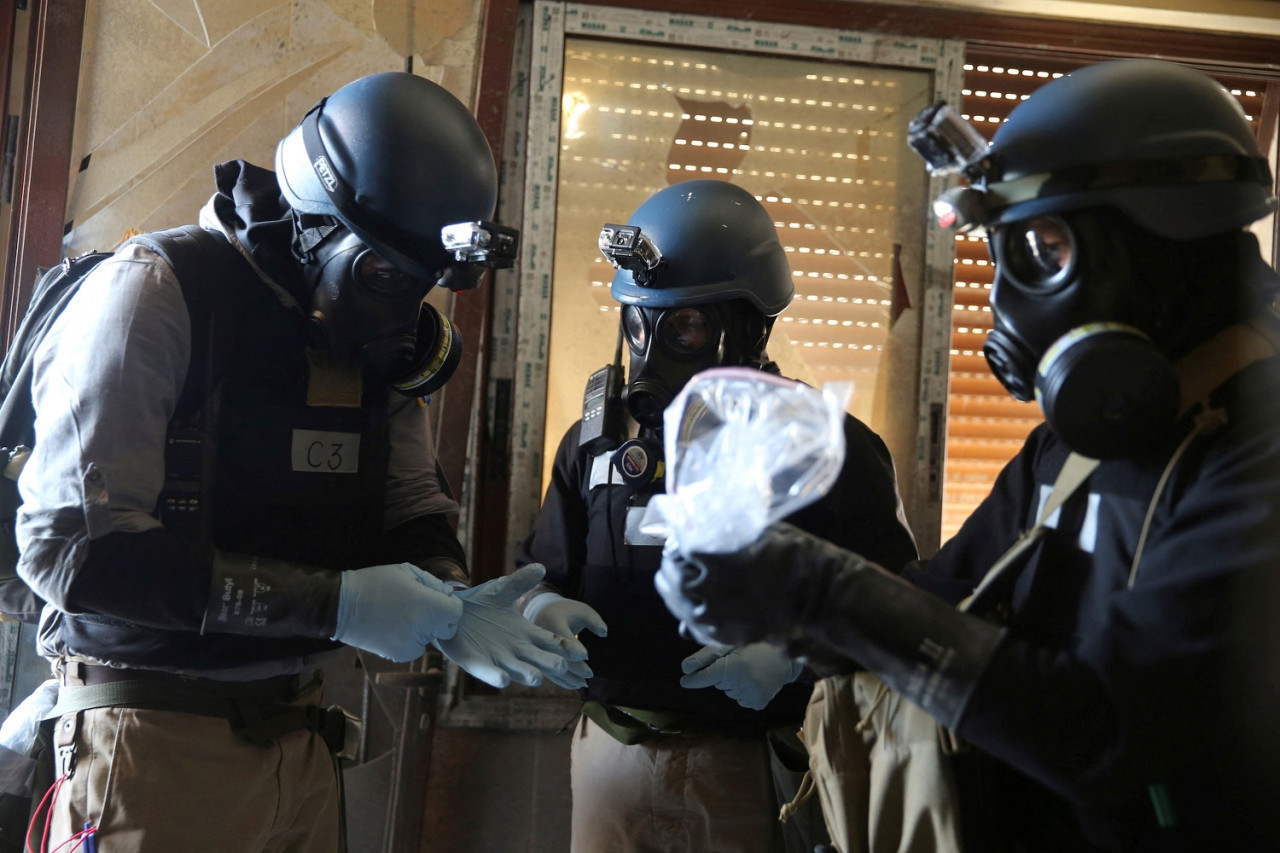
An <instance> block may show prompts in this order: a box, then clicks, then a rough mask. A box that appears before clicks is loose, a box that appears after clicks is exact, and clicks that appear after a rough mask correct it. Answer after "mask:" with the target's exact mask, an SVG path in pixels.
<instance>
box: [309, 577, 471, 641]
mask: <svg viewBox="0 0 1280 853" xmlns="http://www.w3.org/2000/svg"><path fill="white" fill-rule="evenodd" d="M462 613H463V602H462V600H461V599H460V598H458V597H457V596H455V595H454V593H453V590H451V589H450V588H449V587H448V586H446V585H445V583H444V581H442V580H439V579H438V578H435V577H433V576H432V575H430V574H428V573H427V572H424V571H423V570H422V569H420V568H418V567H417V566H414V565H411V564H409V563H396V564H394V565H386V566H370V567H369V568H366V569H356V570H354V571H350V572H343V573H342V586H341V588H340V589H339V592H338V623H337V627H336V628H335V629H334V632H333V639H335V640H338V641H340V642H343V643H346V644H347V645H349V646H355V647H356V648H359V649H364V650H365V651H369V652H373V653H374V654H375V655H379V656H380V657H384V658H387V659H388V660H393V661H396V662H397V663H403V662H405V661H411V660H415V659H417V658H419V657H421V656H422V653H423V652H425V651H426V649H427V644H428V643H430V642H431V641H433V640H435V639H437V638H438V637H452V636H453V635H454V633H455V632H456V631H457V630H458V622H459V620H460V619H461V618H462Z"/></svg>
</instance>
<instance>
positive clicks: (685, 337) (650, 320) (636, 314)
mask: <svg viewBox="0 0 1280 853" xmlns="http://www.w3.org/2000/svg"><path fill="white" fill-rule="evenodd" d="M622 333H623V336H624V337H625V339H626V342H627V346H628V348H629V349H630V350H631V369H630V370H629V371H628V372H627V385H626V388H625V389H624V390H623V395H622V399H623V403H624V404H625V405H626V407H627V411H628V412H629V413H630V414H631V417H633V418H635V420H636V422H637V423H639V424H640V425H641V426H642V427H646V428H649V429H661V428H662V413H663V411H664V410H665V409H666V408H667V406H668V405H670V403H671V401H672V400H674V399H675V396H676V394H678V393H680V389H681V388H683V387H684V386H685V383H686V382H688V381H689V380H690V379H691V378H693V376H694V374H696V373H699V372H700V371H703V370H706V369H707V368H708V367H715V366H716V365H718V364H721V363H722V362H723V359H724V325H723V323H722V321H721V318H720V314H719V312H718V311H717V310H716V309H715V306H705V307H696V308H695V307H687V308H641V307H640V306H638V305H624V306H622Z"/></svg>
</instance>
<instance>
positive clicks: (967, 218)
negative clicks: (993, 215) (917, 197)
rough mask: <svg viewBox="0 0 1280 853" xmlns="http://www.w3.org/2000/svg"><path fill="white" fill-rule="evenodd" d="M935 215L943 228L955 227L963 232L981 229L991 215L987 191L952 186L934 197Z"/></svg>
mask: <svg viewBox="0 0 1280 853" xmlns="http://www.w3.org/2000/svg"><path fill="white" fill-rule="evenodd" d="M933 215H934V216H935V217H936V218H937V220H938V224H939V225H941V226H942V227H943V228H953V229H955V230H956V231H958V232H960V233H961V234H966V233H968V232H970V231H973V230H975V229H980V228H982V227H983V226H984V225H985V224H986V222H987V219H988V217H989V216H990V211H989V210H988V208H987V193H985V192H982V191H981V190H975V189H973V188H972V187H952V188H951V189H949V190H947V191H946V192H944V193H943V194H942V195H940V196H938V197H937V198H936V199H934V201H933Z"/></svg>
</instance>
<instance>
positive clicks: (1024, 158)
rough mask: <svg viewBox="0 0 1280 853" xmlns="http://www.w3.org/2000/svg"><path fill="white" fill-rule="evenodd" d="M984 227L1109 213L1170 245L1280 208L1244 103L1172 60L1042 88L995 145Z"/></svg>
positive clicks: (1120, 66) (1092, 69)
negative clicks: (1094, 210)
mask: <svg viewBox="0 0 1280 853" xmlns="http://www.w3.org/2000/svg"><path fill="white" fill-rule="evenodd" d="M989 162H990V163H991V164H992V168H991V170H990V172H989V173H988V175H987V180H986V181H985V182H982V181H979V182H976V183H977V187H978V188H979V189H985V191H986V192H985V196H986V197H985V199H984V204H985V209H986V216H987V218H986V221H985V223H984V224H986V225H988V226H991V225H999V224H1003V223H1006V222H1012V221H1016V220H1020V219H1026V218H1028V217H1032V216H1039V215H1042V214H1047V213H1061V212H1065V211H1071V210H1079V209H1082V208H1086V207H1100V206H1109V207H1114V208H1117V209H1119V210H1120V211H1121V212H1122V213H1123V214H1124V215H1126V216H1127V217H1129V218H1130V219H1131V220H1133V221H1134V222H1136V223H1137V224H1138V225H1140V226H1141V227H1143V228H1144V229H1146V230H1148V231H1150V232H1152V233H1154V234H1158V235H1160V236H1162V237H1169V238H1172V239H1177V240H1189V239H1196V238H1199V237H1207V236H1209V235H1212V234H1221V233H1224V232H1227V231H1231V230H1233V229H1237V228H1241V227H1243V226H1245V225H1247V224H1249V223H1250V222H1253V221H1255V220H1257V219H1261V218H1262V217H1264V216H1266V215H1267V214H1269V213H1270V212H1271V211H1273V210H1274V209H1275V207H1276V199H1275V196H1274V194H1273V192H1272V186H1273V183H1272V179H1271V171H1270V168H1269V167H1268V165H1267V161H1266V159H1265V158H1264V157H1263V156H1262V153H1261V152H1260V150H1259V149H1258V144H1257V142H1256V140H1255V139H1254V135H1253V131H1252V129H1251V128H1250V126H1249V122H1248V120H1247V119H1246V117H1245V115H1244V111H1243V110H1242V109H1241V107H1240V103H1239V102H1238V101H1237V100H1236V99H1235V98H1234V97H1232V95H1231V93H1230V92H1228V91H1227V90H1226V89H1224V88H1223V87H1222V86H1221V85H1219V84H1218V83H1217V82H1215V81H1214V80H1212V79H1210V78H1209V77H1206V76H1204V75H1203V74H1200V73H1199V72H1196V71H1193V70H1192V69H1190V68H1186V67H1184V66H1181V65H1177V64H1174V63H1171V62H1162V61H1158V60H1147V59H1133V60H1117V61H1113V62H1104V63H1100V64H1097V65H1091V66H1087V67H1084V68H1080V69H1078V70H1076V71H1073V72H1072V73H1071V74H1069V75H1067V76H1066V77H1062V78H1059V79H1057V80H1054V81H1053V82H1051V83H1048V84H1047V85H1045V86H1043V87H1041V88H1040V89H1038V90H1037V91H1036V92H1035V93H1034V94H1032V95H1031V97H1030V98H1029V99H1028V100H1027V101H1025V102H1024V103H1022V104H1020V105H1018V107H1016V108H1015V109H1014V110H1013V112H1012V113H1010V115H1009V118H1008V119H1007V120H1006V121H1005V122H1004V124H1002V125H1001V126H1000V129H999V130H998V131H997V132H996V134H995V137H994V138H993V140H992V143H991V150H990V157H989Z"/></svg>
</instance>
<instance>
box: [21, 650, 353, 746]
mask: <svg viewBox="0 0 1280 853" xmlns="http://www.w3.org/2000/svg"><path fill="white" fill-rule="evenodd" d="M61 663H65V669H64V670H63V672H62V673H60V675H61V676H62V679H63V685H64V686H63V687H62V688H61V689H60V690H59V691H58V702H57V704H56V705H54V707H53V710H51V711H50V712H49V713H48V714H47V715H46V717H45V718H46V719H50V718H57V717H61V716H64V715H66V714H71V713H76V712H79V711H87V710H90V709H92V708H139V709H144V710H153V711H172V712H177V713H184V714H198V715H200V716H205V717H220V718H222V719H225V720H227V721H228V722H229V723H230V724H231V728H232V730H233V731H234V732H235V733H236V734H237V735H239V736H241V737H242V738H244V739H245V740H247V741H249V742H250V743H253V744H257V745H259V746H267V745H270V744H271V743H274V742H275V741H276V740H278V739H279V738H280V737H281V736H282V735H285V734H288V733H289V732H292V731H298V730H301V729H307V730H310V731H313V732H316V733H317V734H319V735H320V736H321V737H322V738H323V739H324V741H325V742H326V743H327V744H328V745H329V748H330V750H331V751H332V752H334V753H335V754H336V753H337V752H339V751H340V750H341V749H342V746H343V740H344V734H345V730H346V715H345V714H344V713H343V712H342V710H341V709H340V708H338V707H337V706H334V707H332V708H322V707H320V706H318V705H303V704H291V703H293V702H294V701H295V700H296V699H298V697H299V695H300V693H301V691H303V690H306V689H307V688H309V687H310V686H311V685H312V684H319V683H320V680H321V679H320V674H319V672H317V673H315V674H314V675H313V676H312V678H311V679H310V681H308V682H307V683H306V684H301V683H300V682H301V681H302V679H303V676H300V675H282V676H275V677H272V678H265V679H260V680H257V681H215V680H213V679H208V678H190V677H187V676H182V675H177V674H174V673H169V672H159V671H157V670H145V669H121V668H118V667H111V666H99V665H96V664H86V663H80V662H74V661H72V662H61ZM69 681H70V682H74V681H79V682H80V684H75V683H67V682H69Z"/></svg>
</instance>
